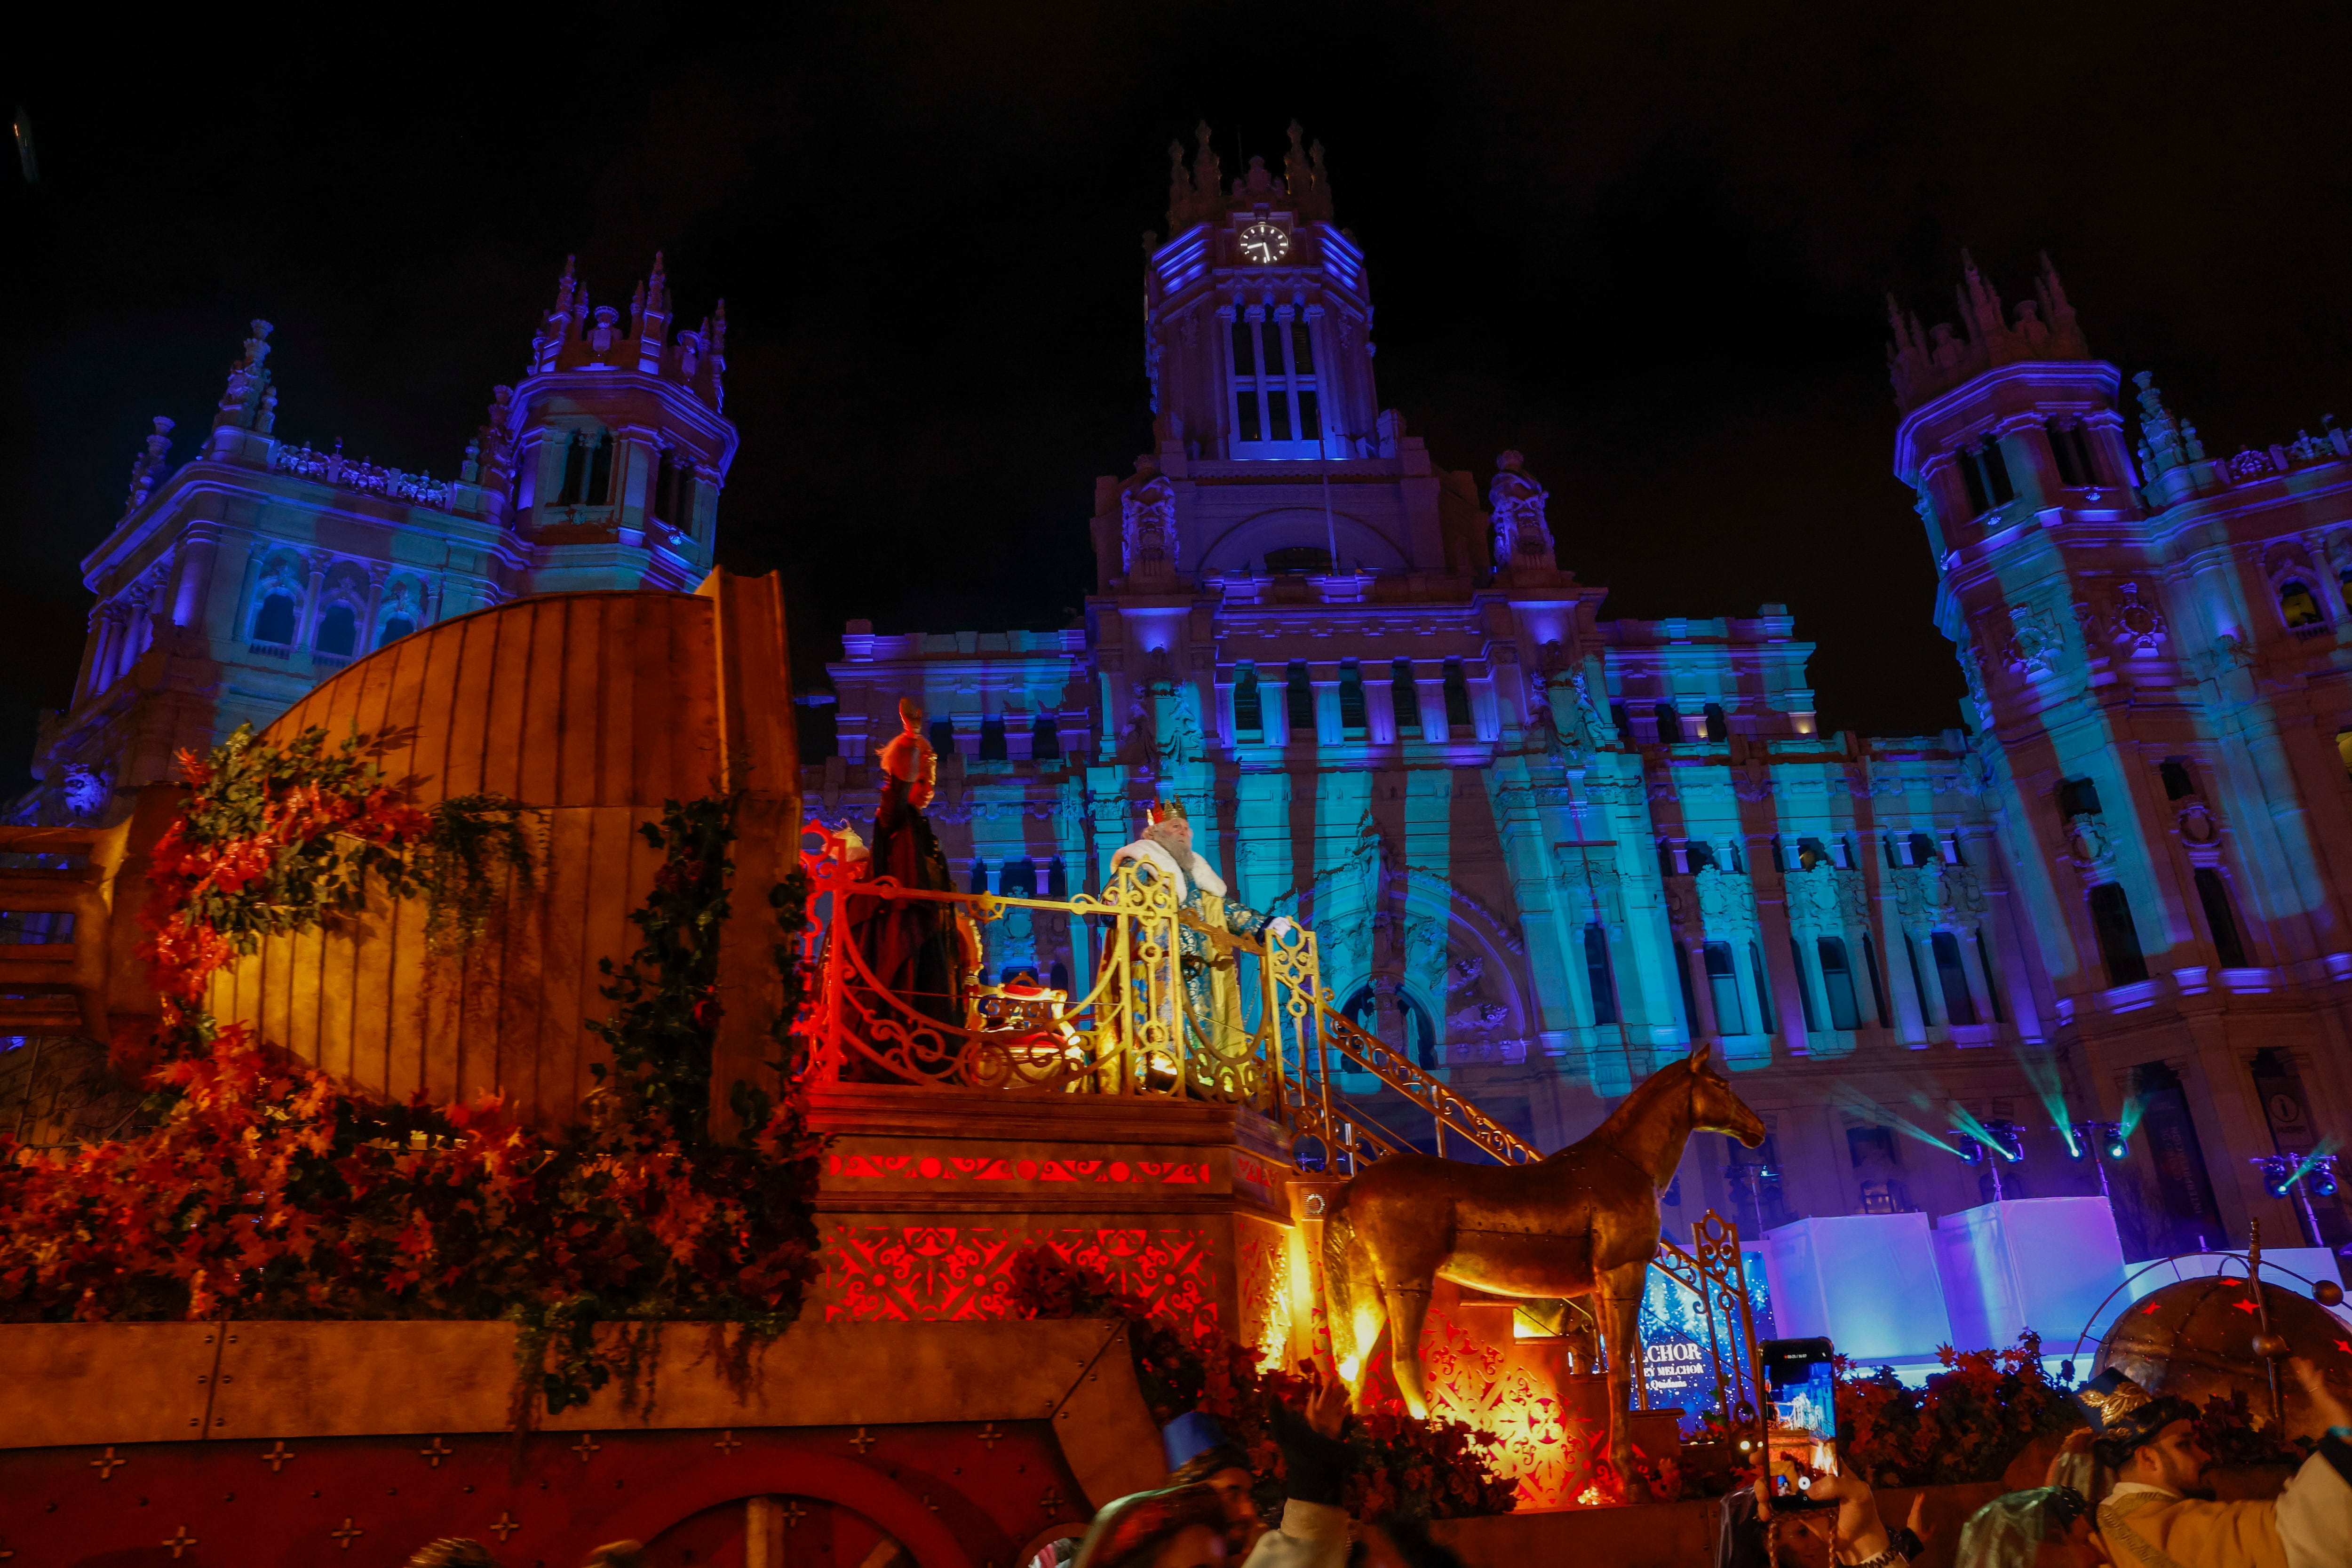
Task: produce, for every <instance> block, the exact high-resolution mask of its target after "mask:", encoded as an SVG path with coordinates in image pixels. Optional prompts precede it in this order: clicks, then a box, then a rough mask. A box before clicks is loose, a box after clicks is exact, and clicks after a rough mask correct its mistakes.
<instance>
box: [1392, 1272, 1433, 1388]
mask: <svg viewBox="0 0 2352 1568" xmlns="http://www.w3.org/2000/svg"><path fill="white" fill-rule="evenodd" d="M1429 1287H1430V1281H1429V1280H1427V1279H1423V1280H1422V1281H1421V1282H1420V1283H1419V1284H1417V1285H1404V1284H1398V1285H1391V1286H1390V1287H1389V1288H1388V1292H1387V1294H1388V1303H1389V1370H1390V1371H1391V1372H1393V1373H1396V1382H1397V1392H1398V1393H1399V1394H1403V1395H1404V1407H1405V1408H1406V1409H1407V1410H1410V1411H1412V1414H1413V1415H1414V1417H1415V1418H1416V1419H1418V1420H1423V1421H1425V1420H1427V1419H1428V1418H1429V1380H1428V1378H1427V1377H1426V1376H1424V1375H1423V1372H1422V1367H1421V1330H1422V1325H1423V1323H1425V1322H1427V1321H1429Z"/></svg>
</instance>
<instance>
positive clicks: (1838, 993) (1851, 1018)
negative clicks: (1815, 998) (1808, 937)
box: [1813, 936, 1862, 1029]
mask: <svg viewBox="0 0 2352 1568" xmlns="http://www.w3.org/2000/svg"><path fill="white" fill-rule="evenodd" d="M1813 948H1814V951H1815V952H1818V953H1820V954H1821V960H1822V992H1823V994H1826V995H1827V996H1828V997H1829V999H1830V1027H1831V1028H1832V1029H1859V1028H1860V1027H1862V1010H1861V1009H1860V1008H1859V1007H1858V1006H1856V1005H1854V992H1853V964H1852V963H1850V962H1848V960H1847V958H1846V952H1845V942H1844V939H1843V938H1842V937H1834V936H1825V937H1822V938H1821V939H1820V940H1818V941H1816V942H1814V943H1813Z"/></svg>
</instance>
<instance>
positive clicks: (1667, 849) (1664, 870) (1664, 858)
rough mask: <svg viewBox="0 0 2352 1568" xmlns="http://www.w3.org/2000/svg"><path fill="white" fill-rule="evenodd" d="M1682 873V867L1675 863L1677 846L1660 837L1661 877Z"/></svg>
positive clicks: (1659, 872) (1659, 864) (1659, 870)
mask: <svg viewBox="0 0 2352 1568" xmlns="http://www.w3.org/2000/svg"><path fill="white" fill-rule="evenodd" d="M1681 874H1682V868H1681V867H1680V866H1677V865H1675V847H1674V846H1673V845H1671V844H1669V843H1667V842H1666V841H1665V840H1664V839H1663V838H1661V839H1659V840H1658V875H1659V876H1661V877H1677V876H1680V875H1681Z"/></svg>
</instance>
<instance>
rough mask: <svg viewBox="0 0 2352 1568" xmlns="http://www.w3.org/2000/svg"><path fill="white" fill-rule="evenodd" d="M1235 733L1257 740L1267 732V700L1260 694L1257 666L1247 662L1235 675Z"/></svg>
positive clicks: (1246, 739) (1246, 738)
mask: <svg viewBox="0 0 2352 1568" xmlns="http://www.w3.org/2000/svg"><path fill="white" fill-rule="evenodd" d="M1234 734H1235V735H1237V736H1239V737H1240V738H1241V739H1242V740H1244V741H1255V740H1257V739H1259V738H1260V737H1262V736H1263V735H1265V700H1264V699H1263V698H1261V697H1260V696H1259V695H1258V689H1257V666H1255V665H1254V664H1245V665H1243V666H1242V667H1241V668H1240V669H1239V670H1238V671H1236V672H1235V673H1234Z"/></svg>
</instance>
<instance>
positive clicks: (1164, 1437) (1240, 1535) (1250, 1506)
mask: <svg viewBox="0 0 2352 1568" xmlns="http://www.w3.org/2000/svg"><path fill="white" fill-rule="evenodd" d="M1160 1439H1161V1441H1162V1442H1163V1443H1165V1444H1166V1446H1167V1451H1168V1463H1169V1465H1170V1467H1171V1468H1170V1470H1169V1474H1168V1484H1169V1485H1170V1486H1171V1487H1189V1486H1204V1487H1207V1488H1208V1489H1210V1490H1211V1491H1213V1492H1214V1493H1215V1494H1216V1496H1217V1504H1218V1506H1219V1507H1220V1508H1222V1509H1223V1510H1224V1517H1225V1542H1226V1545H1227V1546H1229V1547H1230V1548H1231V1549H1233V1550H1234V1552H1247V1551H1248V1550H1249V1549H1250V1548H1251V1547H1252V1546H1255V1545H1256V1544H1257V1538H1258V1536H1259V1535H1260V1534H1262V1533H1263V1532H1264V1531H1265V1518H1264V1516H1263V1515H1262V1514H1261V1513H1260V1512H1259V1510H1258V1506H1257V1497H1256V1486H1257V1478H1256V1477H1255V1475H1253V1474H1251V1472H1250V1463H1249V1456H1248V1455H1246V1454H1244V1453H1243V1452H1242V1451H1241V1449H1239V1448H1238V1447H1234V1443H1233V1440H1232V1439H1231V1438H1229V1437H1227V1436H1225V1432H1224V1428H1223V1427H1222V1426H1218V1425H1217V1423H1216V1422H1215V1420H1214V1419H1213V1418H1212V1417H1210V1416H1207V1415H1202V1414H1201V1413H1200V1412H1199V1411H1197V1410H1192V1411H1187V1412H1186V1413H1185V1414H1183V1415H1179V1416H1178V1417H1176V1419H1175V1420H1173V1421H1171V1422H1170V1423H1169V1424H1168V1425H1167V1426H1164V1427H1162V1428H1161V1429H1160Z"/></svg>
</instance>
